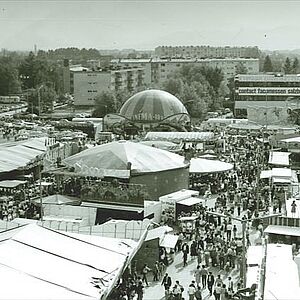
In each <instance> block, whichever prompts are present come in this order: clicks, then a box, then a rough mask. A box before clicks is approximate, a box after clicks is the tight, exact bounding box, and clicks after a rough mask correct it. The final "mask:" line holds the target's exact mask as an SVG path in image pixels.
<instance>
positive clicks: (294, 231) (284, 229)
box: [264, 225, 300, 237]
mask: <svg viewBox="0 0 300 300" xmlns="http://www.w3.org/2000/svg"><path fill="white" fill-rule="evenodd" d="M264 232H265V233H271V234H279V235H289V236H299V237H300V228H299V227H291V226H280V225H269V226H268V227H267V228H266V229H265V230H264Z"/></svg>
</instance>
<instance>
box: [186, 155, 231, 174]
mask: <svg viewBox="0 0 300 300" xmlns="http://www.w3.org/2000/svg"><path fill="white" fill-rule="evenodd" d="M232 168H233V165H232V164H230V163H226V162H223V161H220V160H210V159H203V158H192V159H191V162H190V173H216V172H225V171H229V170H231V169H232Z"/></svg>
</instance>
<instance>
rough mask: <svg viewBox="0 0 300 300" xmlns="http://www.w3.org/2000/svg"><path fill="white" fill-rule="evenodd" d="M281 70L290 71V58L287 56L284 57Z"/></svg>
mask: <svg viewBox="0 0 300 300" xmlns="http://www.w3.org/2000/svg"><path fill="white" fill-rule="evenodd" d="M283 70H284V73H285V74H291V72H292V65H291V60H290V59H289V58H288V57H287V58H286V60H285V62H284V66H283Z"/></svg>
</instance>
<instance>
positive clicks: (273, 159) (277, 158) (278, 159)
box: [269, 151, 291, 166]
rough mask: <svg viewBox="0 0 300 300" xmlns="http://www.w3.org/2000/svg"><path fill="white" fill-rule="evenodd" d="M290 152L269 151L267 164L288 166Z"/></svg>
mask: <svg viewBox="0 0 300 300" xmlns="http://www.w3.org/2000/svg"><path fill="white" fill-rule="evenodd" d="M290 154H291V153H290V152H274V151H271V152H270V155H269V164H271V165H279V166H289V165H290V161H289V156H290Z"/></svg>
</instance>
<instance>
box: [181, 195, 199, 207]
mask: <svg viewBox="0 0 300 300" xmlns="http://www.w3.org/2000/svg"><path fill="white" fill-rule="evenodd" d="M202 202H204V200H203V199H200V198H196V197H190V198H187V199H183V200H180V201H179V202H177V203H178V204H181V205H185V206H193V205H195V204H199V203H202Z"/></svg>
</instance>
